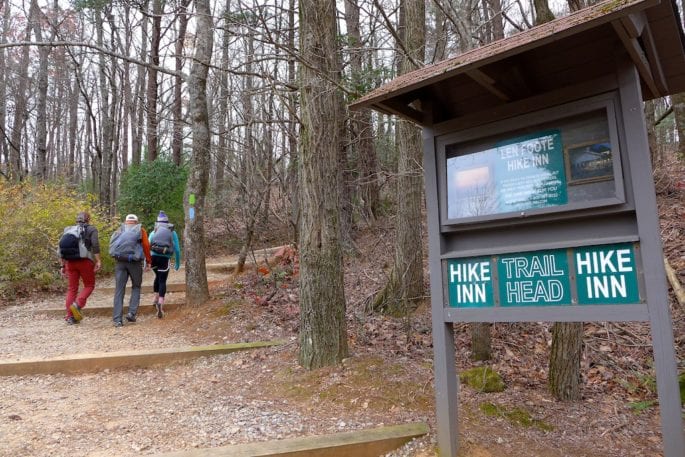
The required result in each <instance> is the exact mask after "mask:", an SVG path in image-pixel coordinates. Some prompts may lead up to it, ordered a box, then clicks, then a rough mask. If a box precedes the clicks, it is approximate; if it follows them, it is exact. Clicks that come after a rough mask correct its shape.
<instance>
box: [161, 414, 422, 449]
mask: <svg viewBox="0 0 685 457" xmlns="http://www.w3.org/2000/svg"><path fill="white" fill-rule="evenodd" d="M427 433H428V425H427V424H425V423H423V422H419V423H414V424H402V425H394V426H389V427H380V428H376V429H372V430H359V431H354V432H344V433H336V434H332V435H322V436H308V437H301V438H290V439H285V440H278V441H267V442H264V443H248V444H240V445H235V446H224V447H218V448H207V449H193V450H189V451H177V452H170V453H165V454H157V455H156V457H220V456H224V457H226V456H230V457H378V456H381V455H384V454H387V453H388V452H390V451H393V450H395V449H397V448H399V447H400V446H402V445H403V444H405V443H407V442H409V441H410V440H412V439H414V438H418V437H420V436H423V435H425V434H427Z"/></svg>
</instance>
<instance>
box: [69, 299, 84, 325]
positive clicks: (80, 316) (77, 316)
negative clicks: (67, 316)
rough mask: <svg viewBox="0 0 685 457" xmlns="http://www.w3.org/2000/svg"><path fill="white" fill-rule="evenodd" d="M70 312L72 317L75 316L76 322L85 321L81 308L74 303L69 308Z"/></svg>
mask: <svg viewBox="0 0 685 457" xmlns="http://www.w3.org/2000/svg"><path fill="white" fill-rule="evenodd" d="M69 310H70V311H71V315H72V316H74V320H75V321H76V322H78V321H80V320H81V319H83V314H81V308H80V307H79V306H78V305H77V304H76V303H72V304H71V305H70V306H69Z"/></svg>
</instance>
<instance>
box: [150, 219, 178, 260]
mask: <svg viewBox="0 0 685 457" xmlns="http://www.w3.org/2000/svg"><path fill="white" fill-rule="evenodd" d="M173 229H174V226H173V225H171V224H165V223H163V222H158V223H157V226H156V227H155V233H154V235H153V236H152V242H151V244H150V249H151V250H152V252H154V253H155V254H161V255H171V254H172V253H173V252H174V235H173V233H172V232H171V231H172V230H173Z"/></svg>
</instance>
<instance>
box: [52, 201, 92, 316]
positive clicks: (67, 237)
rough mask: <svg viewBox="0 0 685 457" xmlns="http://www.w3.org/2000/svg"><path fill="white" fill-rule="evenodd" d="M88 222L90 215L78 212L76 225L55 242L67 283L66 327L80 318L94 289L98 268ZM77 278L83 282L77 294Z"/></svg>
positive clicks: (67, 228) (65, 231)
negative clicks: (57, 243)
mask: <svg viewBox="0 0 685 457" xmlns="http://www.w3.org/2000/svg"><path fill="white" fill-rule="evenodd" d="M89 222H90V214H88V213H87V212H85V211H81V212H79V213H78V214H77V215H76V225H72V226H69V227H66V228H65V229H64V233H62V236H61V237H60V239H59V254H60V264H61V267H60V274H61V275H62V277H63V278H64V277H66V278H67V281H68V285H67V297H66V300H65V302H64V306H65V308H66V309H67V315H66V316H65V318H64V320H65V321H66V323H67V324H69V325H72V324H78V323H79V322H81V319H83V313H82V312H81V310H82V309H83V308H85V307H86V301H87V300H88V297H89V296H90V294H91V293H92V292H93V290H94V289H95V273H97V272H98V271H99V270H100V268H101V267H102V264H101V263H100V240H99V238H98V229H97V228H95V227H94V226H92V225H90V224H89ZM79 279H80V280H82V281H83V289H81V292H80V293H79V291H78V289H79Z"/></svg>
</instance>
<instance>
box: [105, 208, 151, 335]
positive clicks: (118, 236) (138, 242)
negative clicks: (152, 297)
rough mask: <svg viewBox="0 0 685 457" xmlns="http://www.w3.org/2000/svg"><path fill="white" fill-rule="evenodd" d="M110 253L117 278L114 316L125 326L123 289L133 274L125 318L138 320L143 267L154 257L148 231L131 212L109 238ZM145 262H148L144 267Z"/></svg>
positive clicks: (147, 268)
mask: <svg viewBox="0 0 685 457" xmlns="http://www.w3.org/2000/svg"><path fill="white" fill-rule="evenodd" d="M109 255H111V256H112V257H114V259H115V260H116V262H117V263H116V265H115V266H114V279H115V281H116V288H115V291H114V309H113V312H112V318H113V319H114V326H115V327H122V326H123V325H124V322H123V320H122V314H123V313H124V293H125V291H126V283H127V282H128V278H129V277H130V278H131V298H130V299H129V303H128V313H127V314H126V320H127V321H129V322H135V321H136V314H137V313H138V305H139V304H140V288H141V286H142V284H143V268H144V269H145V271H148V270H149V269H150V264H151V263H152V260H151V258H150V241H149V240H148V237H147V232H146V231H145V229H144V228H143V227H142V225H141V224H140V223H138V216H136V215H135V214H129V215H127V216H126V220H125V221H124V223H123V224H121V227H119V229H118V230H117V231H116V232H114V233H113V234H112V237H111V239H110V241H109ZM143 262H145V266H144V267H143Z"/></svg>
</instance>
